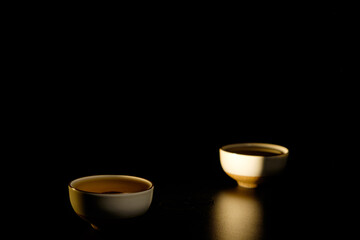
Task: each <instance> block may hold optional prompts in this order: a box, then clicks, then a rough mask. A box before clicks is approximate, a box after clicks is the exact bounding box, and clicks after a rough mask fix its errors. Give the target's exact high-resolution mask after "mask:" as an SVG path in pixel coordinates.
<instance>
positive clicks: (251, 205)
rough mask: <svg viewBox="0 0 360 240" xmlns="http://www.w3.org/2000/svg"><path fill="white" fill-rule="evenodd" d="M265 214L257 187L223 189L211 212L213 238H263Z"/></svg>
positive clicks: (218, 194) (231, 239)
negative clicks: (257, 193)
mask: <svg viewBox="0 0 360 240" xmlns="http://www.w3.org/2000/svg"><path fill="white" fill-rule="evenodd" d="M263 215H264V213H263V206H262V203H261V202H260V200H259V199H258V197H257V196H256V189H245V188H241V187H236V188H232V189H226V190H222V191H220V192H218V193H217V194H216V196H215V200H214V208H213V211H212V214H211V217H212V219H211V220H212V221H211V223H212V225H211V226H212V231H213V233H212V236H213V239H216V240H233V239H234V240H235V239H236V240H255V239H261V237H262V235H263Z"/></svg>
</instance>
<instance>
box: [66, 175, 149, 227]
mask: <svg viewBox="0 0 360 240" xmlns="http://www.w3.org/2000/svg"><path fill="white" fill-rule="evenodd" d="M68 188H69V197H70V202H71V206H72V208H73V209H74V211H75V213H76V214H77V215H79V216H80V217H81V218H83V219H84V220H86V221H88V222H89V223H90V224H91V226H92V227H93V228H94V229H99V228H100V229H101V228H103V227H104V226H105V227H106V226H108V225H111V224H114V223H116V222H117V221H118V220H121V219H128V218H134V217H137V216H140V215H143V214H144V213H145V212H146V211H147V210H148V209H149V207H150V204H151V202H152V197H153V191H154V185H153V184H152V182H150V181H149V180H146V179H144V178H139V177H134V176H127V175H95V176H87V177H82V178H78V179H75V180H73V181H71V182H70V183H69V186H68ZM119 189H120V190H119Z"/></svg>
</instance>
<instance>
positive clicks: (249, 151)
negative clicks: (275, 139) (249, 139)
mask: <svg viewBox="0 0 360 240" xmlns="http://www.w3.org/2000/svg"><path fill="white" fill-rule="evenodd" d="M226 151H228V152H232V153H239V154H245V155H252V156H264V157H271V156H277V155H281V154H283V152H282V151H280V150H277V149H273V148H264V147H256V146H254V147H252V146H242V147H232V148H229V149H226Z"/></svg>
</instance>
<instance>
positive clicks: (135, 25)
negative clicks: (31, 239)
mask: <svg viewBox="0 0 360 240" xmlns="http://www.w3.org/2000/svg"><path fill="white" fill-rule="evenodd" d="M178 7H179V6H177V7H175V8H173V9H171V11H170V10H168V11H162V10H161V11H160V10H159V11H160V12H161V13H163V14H161V15H160V14H150V15H152V16H150V17H145V18H143V19H140V18H139V19H138V18H136V17H134V16H131V18H127V17H124V19H122V20H118V19H117V20H116V21H115V20H113V19H108V18H111V16H112V17H114V16H115V15H116V16H118V13H116V14H115V15H111V14H110V15H108V14H107V18H106V20H105V22H104V23H103V24H97V23H98V21H99V19H97V20H95V22H91V20H90V18H88V17H84V18H80V17H79V18H80V19H81V21H80V23H79V21H76V19H75V20H72V19H70V16H67V17H64V14H63V12H61V14H60V15H59V17H55V19H56V20H55V21H50V20H48V17H46V18H45V20H44V19H40V21H39V22H40V23H41V24H40V23H34V24H32V23H29V22H28V20H27V21H24V22H22V23H21V24H20V27H21V29H24V31H22V30H21V31H20V30H18V29H20V28H14V29H16V31H18V32H20V33H21V34H22V35H23V36H20V37H19V38H17V37H14V38H15V39H26V41H27V44H25V45H24V43H23V42H21V41H20V43H18V44H17V41H15V44H17V46H16V47H15V48H13V49H14V51H15V50H17V51H18V52H16V53H15V52H14V53H12V57H13V58H16V61H20V62H21V64H17V65H16V64H15V67H14V69H11V71H12V72H11V75H12V76H13V78H14V79H15V78H16V77H19V78H20V79H25V80H27V79H36V80H37V79H39V80H43V81H26V83H21V84H20V83H18V82H16V83H15V87H14V88H13V91H10V90H9V92H10V95H11V96H10V97H9V98H6V105H7V106H8V107H9V109H10V111H9V113H7V114H6V118H8V119H9V123H8V124H7V125H4V126H5V127H6V129H7V130H9V131H10V132H11V136H10V137H9V138H8V139H7V143H8V144H9V145H10V147H9V149H10V151H11V154H10V155H11V157H10V158H6V159H5V160H6V162H8V163H10V164H11V166H10V167H6V168H4V171H6V172H9V173H11V174H12V176H14V175H15V176H16V177H15V178H16V180H19V183H17V182H16V183H17V187H16V188H14V187H13V185H12V184H9V182H10V183H13V181H12V180H13V178H11V180H9V181H8V182H6V184H5V185H8V186H11V189H12V191H14V192H15V193H16V194H19V196H18V195H15V194H14V195H9V196H11V197H10V198H8V200H9V201H10V202H11V203H10V205H9V206H15V207H11V209H10V210H12V211H14V212H15V214H12V217H11V219H12V220H11V222H12V223H13V224H12V226H13V228H11V231H12V233H13V234H16V233H18V234H24V233H25V234H29V235H31V236H35V237H36V236H38V237H40V236H44V237H45V238H46V239H54V238H63V239H102V238H109V239H110V238H112V239H114V238H122V239H144V238H147V237H150V238H151V239H240V240H241V239H247V240H251V239H323V238H327V237H333V236H335V237H341V238H342V239H346V236H347V235H348V231H349V229H352V228H353V225H348V224H345V222H346V218H345V215H344V213H347V212H353V211H349V210H350V209H351V210H354V208H353V206H354V202H356V201H355V200H354V198H353V196H351V197H350V195H352V193H354V192H353V190H354V188H350V187H348V183H350V182H352V180H353V178H356V176H357V175H356V169H357V167H356V161H354V160H353V159H356V158H354V156H353V155H352V154H350V155H351V157H350V158H349V157H347V154H348V153H351V148H350V147H349V145H350V144H349V143H350V142H351V141H352V139H353V138H356V137H357V136H358V134H357V131H358V127H357V124H358V121H357V120H356V119H357V117H356V114H358V112H357V111H356V109H357V106H356V104H355V103H356V101H355V98H356V96H357V93H356V90H357V87H353V86H352V83H351V82H350V81H347V80H346V79H343V78H342V72H343V70H344V65H343V62H342V60H343V58H344V56H343V55H342V50H341V48H342V44H343V43H342V42H341V41H337V37H338V36H340V35H341V34H342V28H341V27H342V25H341V24H342V21H343V19H342V17H343V15H341V9H338V6H335V5H330V4H329V5H327V6H313V5H311V6H304V5H302V6H298V5H296V6H295V4H294V5H293V6H289V5H287V6H280V5H278V6H276V5H273V4H270V5H269V6H265V5H261V6H260V5H257V6H255V7H252V8H251V7H250V8H247V7H234V8H232V7H229V6H224V7H223V8H222V7H218V6H210V4H208V5H206V6H205V5H201V6H197V7H195V6H192V7H190V8H187V7H185V9H186V10H189V9H190V10H191V11H182V10H179V11H178V12H176V11H175V9H178ZM136 9H138V8H136ZM147 11H148V10H147V9H146V10H145V11H144V12H147ZM79 12H80V11H79ZM79 12H77V13H75V16H78V14H79ZM136 12H137V13H138V10H136ZM149 12H151V13H152V11H149ZM185 12H186V13H187V14H185ZM92 13H93V12H92V11H91V14H90V15H94V14H92ZM51 15H53V14H51ZM95 15H96V14H95ZM120 15H122V14H120ZM130 15H132V13H131V14H130ZM140 15H142V13H141V14H140ZM96 16H97V15H96ZM68 17H69V22H65V19H64V18H66V19H68ZM77 20H79V19H77ZM137 20H138V21H137ZM76 22H77V23H78V24H76ZM110 23H114V25H113V26H111V25H110ZM130 23H131V24H130ZM27 24H29V25H27ZM25 30H27V31H25ZM43 36H45V37H43ZM19 56H24V57H19ZM11 59H12V58H11ZM9 61H10V60H9ZM14 61H15V60H14ZM23 65H24V66H23ZM19 66H21V67H19ZM345 67H346V66H345ZM6 91H7V89H6ZM354 123H355V124H354ZM349 136H350V137H349ZM350 139H351V141H350ZM238 142H267V143H274V144H280V145H284V146H285V147H288V148H289V150H290V155H289V161H288V164H287V168H286V170H285V172H284V173H283V174H282V175H281V176H280V177H279V178H278V179H277V180H276V181H275V182H273V183H269V184H267V185H265V186H263V187H261V188H259V189H256V190H245V189H236V183H235V182H234V181H233V180H231V179H230V178H229V177H227V176H226V175H225V174H224V172H223V171H222V169H221V166H220V163H219V154H218V149H219V148H220V147H221V146H223V145H225V144H231V143H238ZM354 142H356V140H355V141H354ZM352 169H353V170H355V171H354V172H355V173H350V172H351V170H352ZM96 174H127V175H135V176H140V177H144V178H147V179H149V180H151V181H153V182H154V185H155V192H154V200H153V203H152V205H151V208H150V210H149V211H148V212H147V213H146V214H145V215H144V216H142V217H139V218H137V219H133V220H129V221H125V222H124V224H123V225H121V226H119V228H118V231H117V232H110V233H100V232H96V231H94V230H92V229H91V228H90V226H89V224H87V223H86V222H85V221H83V220H82V219H80V218H79V217H78V216H77V215H76V214H75V213H74V212H73V210H72V209H71V206H70V202H69V197H68V190H67V184H68V183H69V182H70V181H71V180H73V179H75V178H78V177H82V176H88V175H96ZM343 175H345V177H344V176H343ZM23 189H25V190H23ZM348 189H350V190H348ZM11 193H12V192H11ZM7 196H8V195H7ZM12 196H16V197H12ZM9 208H10V207H9Z"/></svg>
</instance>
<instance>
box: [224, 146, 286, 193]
mask: <svg viewBox="0 0 360 240" xmlns="http://www.w3.org/2000/svg"><path fill="white" fill-rule="evenodd" d="M219 153H220V163H221V166H222V168H223V170H224V171H225V173H226V174H227V175H229V176H230V177H231V178H233V179H234V180H236V181H237V182H238V184H239V185H240V186H242V187H246V188H256V187H257V186H258V184H260V183H262V182H264V181H265V180H266V178H267V177H270V176H274V175H276V174H278V173H279V172H281V171H282V170H283V169H284V167H285V165H286V161H287V157H288V155H289V150H288V149H287V148H286V147H283V146H280V145H276V144H270V143H236V144H229V145H225V146H223V147H221V148H220V150H219Z"/></svg>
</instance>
